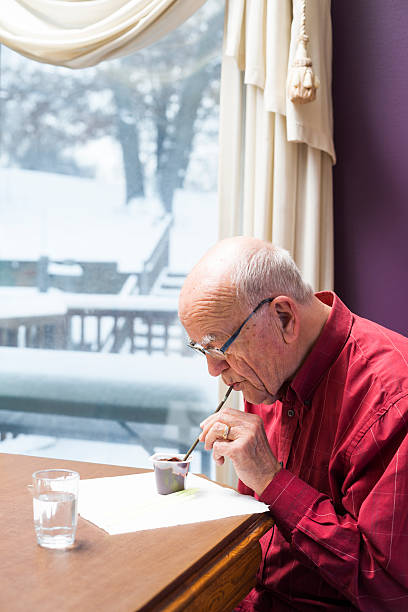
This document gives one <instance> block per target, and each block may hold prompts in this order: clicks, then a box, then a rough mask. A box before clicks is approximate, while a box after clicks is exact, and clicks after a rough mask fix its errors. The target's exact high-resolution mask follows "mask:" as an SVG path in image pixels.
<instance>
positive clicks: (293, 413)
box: [288, 409, 295, 417]
mask: <svg viewBox="0 0 408 612" xmlns="http://www.w3.org/2000/svg"><path fill="white" fill-rule="evenodd" d="M293 416H295V411H294V410H292V409H290V410H288V417H293Z"/></svg>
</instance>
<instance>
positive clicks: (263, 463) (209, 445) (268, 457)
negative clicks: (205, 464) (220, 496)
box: [200, 408, 281, 495]
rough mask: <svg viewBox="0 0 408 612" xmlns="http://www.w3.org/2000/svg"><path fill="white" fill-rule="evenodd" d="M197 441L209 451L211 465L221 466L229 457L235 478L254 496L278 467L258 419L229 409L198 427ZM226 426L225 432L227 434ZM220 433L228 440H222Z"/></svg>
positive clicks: (262, 489)
mask: <svg viewBox="0 0 408 612" xmlns="http://www.w3.org/2000/svg"><path fill="white" fill-rule="evenodd" d="M200 426H201V427H202V429H203V431H202V433H201V435H200V441H201V442H204V443H205V449H206V450H211V449H212V451H213V457H214V461H215V462H216V463H218V464H219V465H222V464H223V463H224V457H229V458H230V459H231V461H232V463H233V464H234V467H235V471H236V473H237V476H238V478H239V479H240V480H241V481H242V482H243V483H244V484H246V486H247V487H249V488H250V489H252V490H253V491H255V493H256V494H257V495H261V493H262V492H263V491H264V490H265V489H266V487H267V486H268V485H269V483H270V482H271V480H272V478H273V477H274V476H275V474H277V473H278V472H279V470H280V469H281V466H280V464H279V462H278V461H277V459H276V457H275V456H274V455H273V453H272V451H271V449H270V446H269V443H268V439H267V437H266V433H265V429H264V426H263V422H262V419H261V418H260V417H259V416H258V415H255V414H247V413H245V412H241V411H240V410H234V409H233V408H223V409H222V410H221V411H220V412H218V413H217V414H212V415H211V416H209V417H208V418H207V419H205V421H203V422H202V423H201V425H200ZM228 426H229V431H228V429H227V428H228ZM224 432H225V433H226V432H228V438H227V439H224V438H223V434H224Z"/></svg>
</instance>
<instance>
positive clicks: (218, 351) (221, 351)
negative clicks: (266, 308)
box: [188, 298, 275, 359]
mask: <svg viewBox="0 0 408 612" xmlns="http://www.w3.org/2000/svg"><path fill="white" fill-rule="evenodd" d="M274 299H275V298H265V299H264V300H262V302H259V304H258V306H257V307H256V308H254V310H253V311H252V312H251V314H250V315H248V316H247V318H246V319H245V321H244V322H243V323H241V325H240V326H239V327H238V329H236V330H235V331H234V333H233V334H232V336H230V337H229V338H228V340H227V341H226V342H225V344H223V345H222V347H221V348H204V347H203V346H201V344H198V343H197V342H193V341H192V340H190V342H189V343H188V346H189V347H190V348H192V349H194V350H196V351H198V352H199V353H202V354H203V355H209V356H210V357H217V358H218V359H225V352H226V351H227V349H228V348H229V347H230V346H231V344H232V343H233V342H234V340H236V339H237V337H238V335H239V333H240V331H241V329H242V328H243V327H244V325H245V323H247V322H248V321H249V319H250V318H251V317H252V316H253V315H254V314H255V313H256V312H257V311H258V310H259V309H260V308H261V306H263V305H264V304H268V303H270V302H273V300H274Z"/></svg>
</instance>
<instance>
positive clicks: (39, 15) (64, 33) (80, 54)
mask: <svg viewBox="0 0 408 612" xmlns="http://www.w3.org/2000/svg"><path fill="white" fill-rule="evenodd" d="M205 2H206V0H0V3H1V7H0V42H1V43H3V44H5V45H7V46H8V47H10V48H11V49H13V50H14V51H17V52H18V53H20V54H21V55H25V56H26V57H28V58H30V59H33V60H37V61H39V62H45V63H47V64H55V65H58V66H67V67H69V68H85V67H88V66H93V65H95V64H98V63H99V62H101V61H102V60H106V59H113V58H116V57H121V56H124V55H129V54H130V53H133V52H134V51H137V50H138V49H141V48H143V47H147V46H148V45H151V44H152V43H154V42H156V41H157V40H159V39H160V38H162V37H163V36H165V35H166V34H167V33H168V32H170V31H172V30H174V29H175V28H176V27H177V26H179V25H180V24H181V23H182V22H183V21H185V20H186V19H188V17H190V16H191V15H192V14H193V13H195V11H197V10H198V9H199V8H200V6H202V5H203V4H204V3H205Z"/></svg>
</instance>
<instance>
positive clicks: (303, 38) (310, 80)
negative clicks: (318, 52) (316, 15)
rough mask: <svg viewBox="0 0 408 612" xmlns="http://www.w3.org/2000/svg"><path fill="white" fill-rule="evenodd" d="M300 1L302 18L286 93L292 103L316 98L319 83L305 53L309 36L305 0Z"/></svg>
mask: <svg viewBox="0 0 408 612" xmlns="http://www.w3.org/2000/svg"><path fill="white" fill-rule="evenodd" d="M301 1H302V18H301V23H300V31H299V37H298V41H297V47H296V51H295V57H294V60H293V65H292V67H291V68H290V70H289V72H288V79H287V93H288V98H289V100H290V101H291V102H293V103H294V104H306V103H307V102H313V100H315V99H316V91H317V89H318V87H319V85H320V80H319V77H317V76H316V75H315V74H314V72H313V68H312V60H311V58H310V57H308V55H307V43H308V42H309V37H308V36H307V34H306V0H301Z"/></svg>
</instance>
